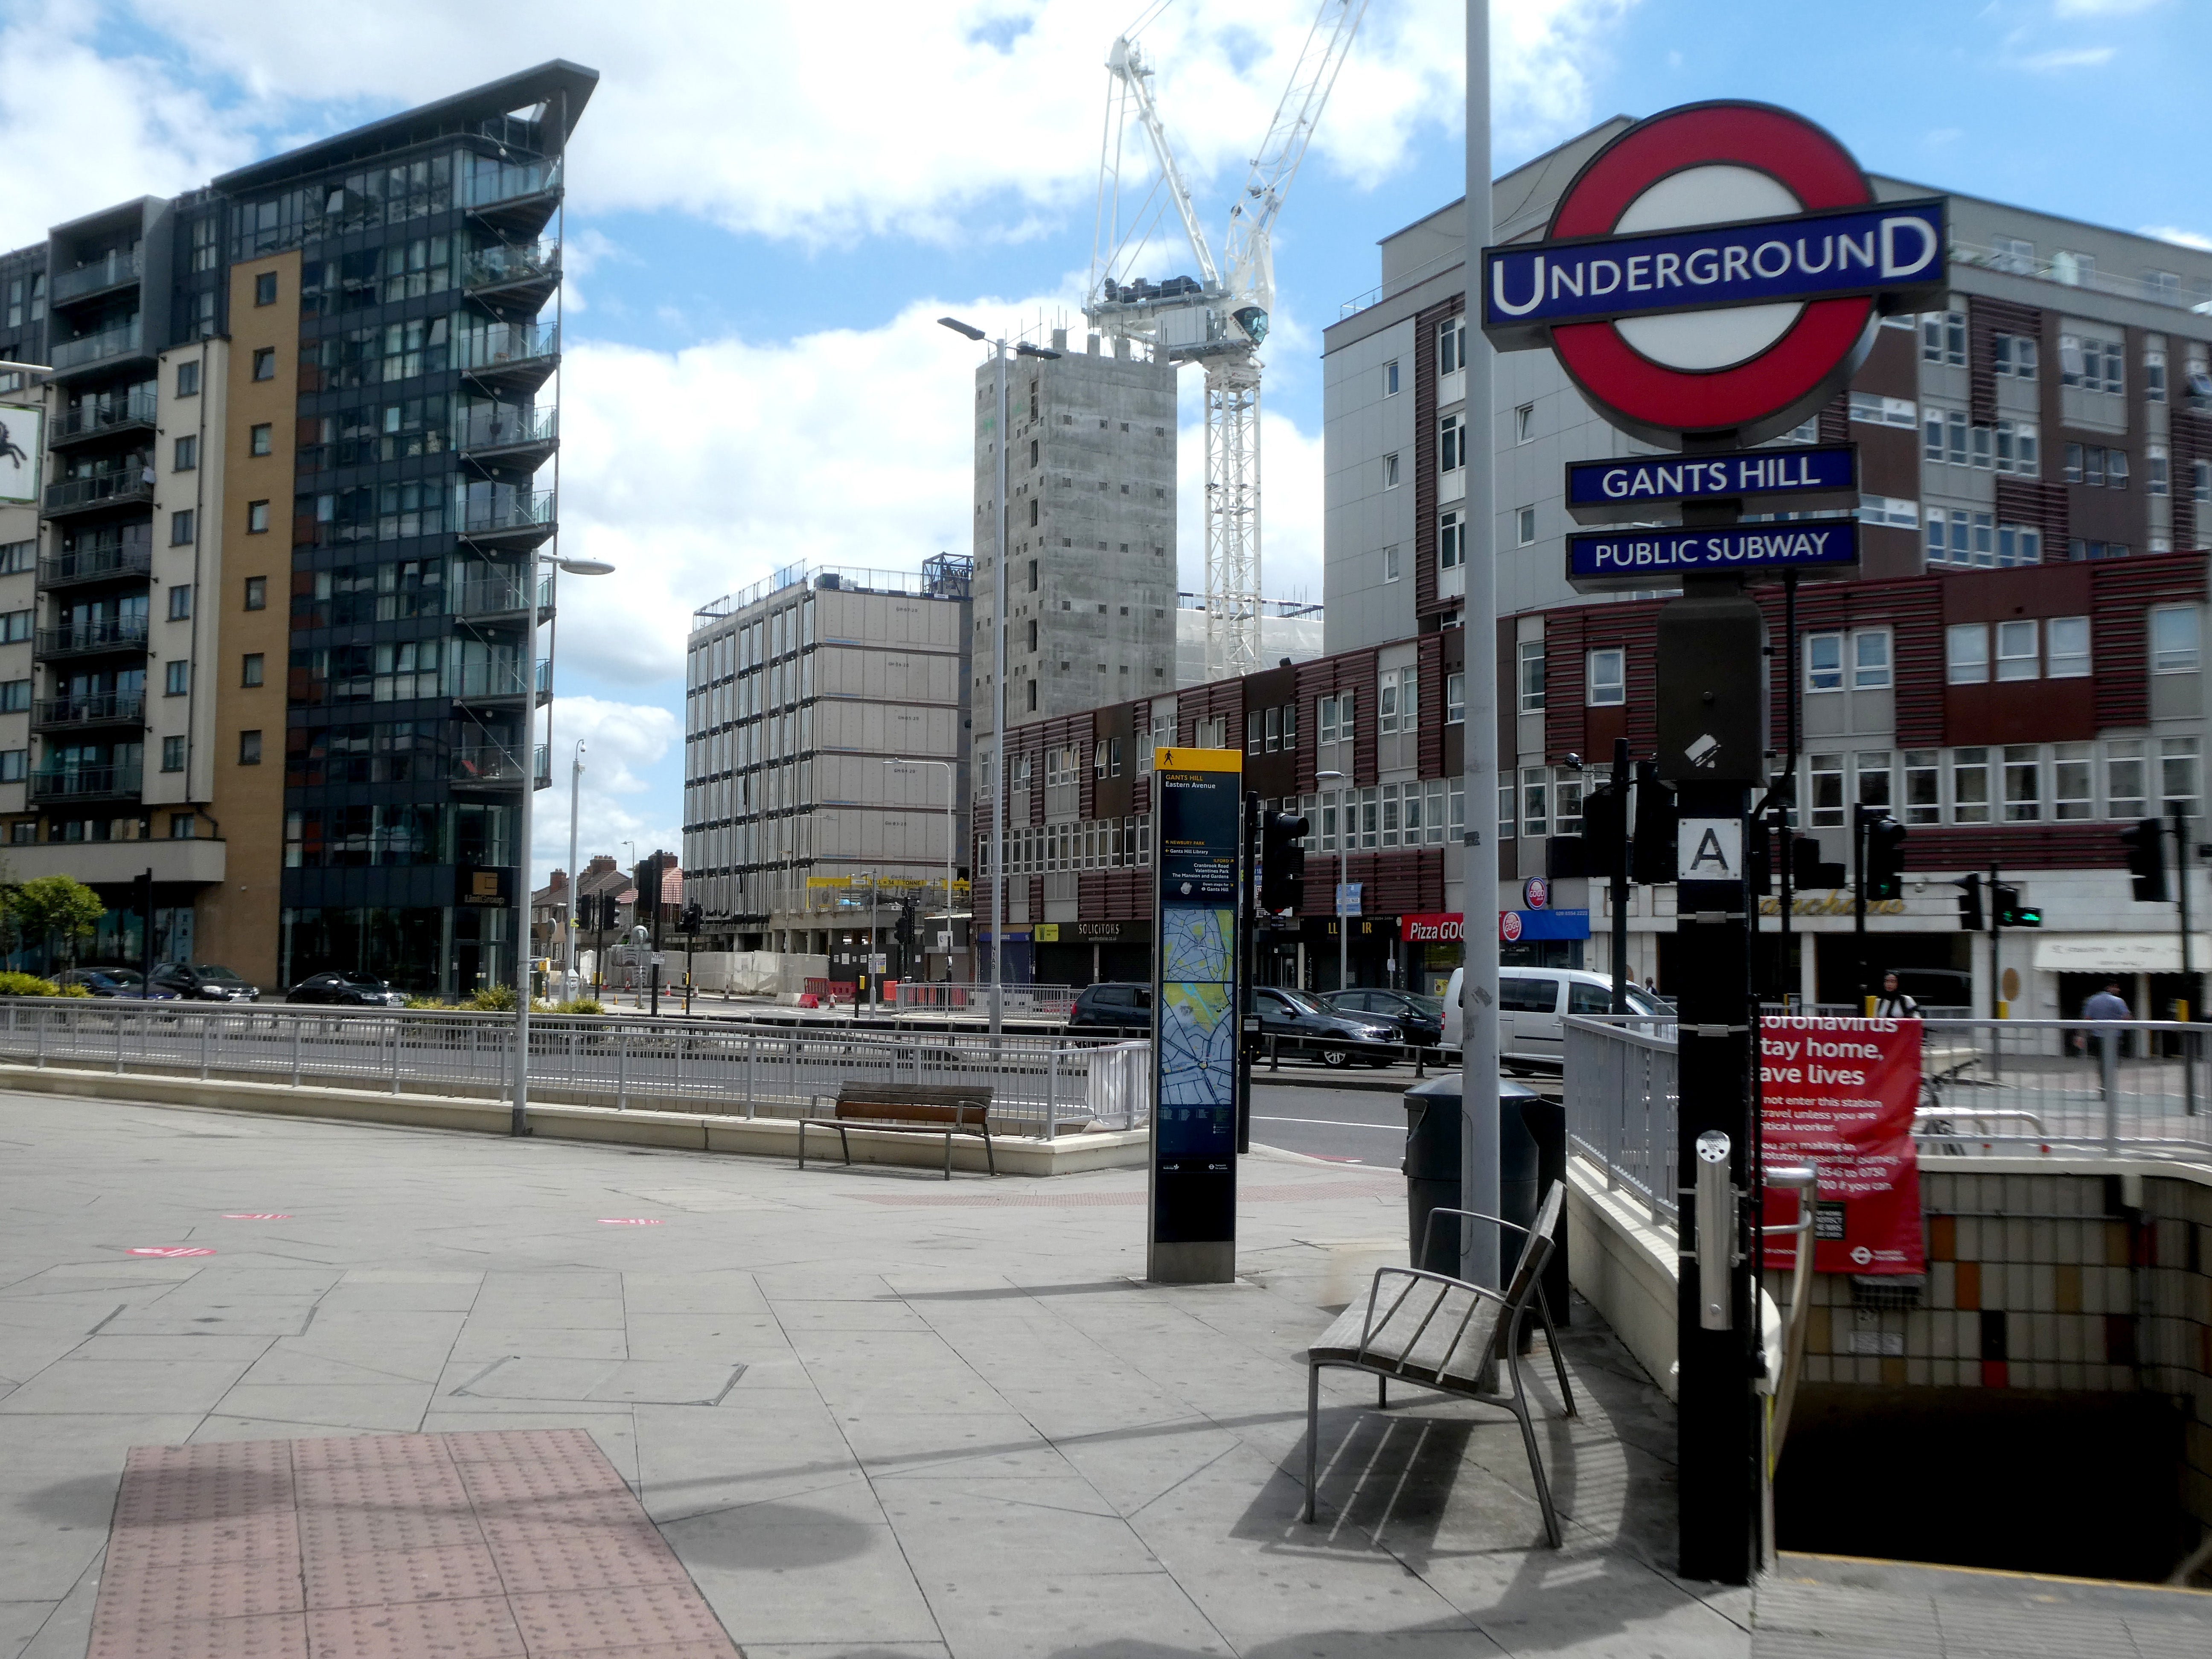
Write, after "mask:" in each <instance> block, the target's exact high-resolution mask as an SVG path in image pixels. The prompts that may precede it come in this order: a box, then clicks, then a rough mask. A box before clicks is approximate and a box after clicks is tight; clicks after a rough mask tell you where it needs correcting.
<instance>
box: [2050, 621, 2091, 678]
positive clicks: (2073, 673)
mask: <svg viewBox="0 0 2212 1659" xmlns="http://www.w3.org/2000/svg"><path fill="white" fill-rule="evenodd" d="M2043 629H2044V650H2045V662H2044V669H2043V671H2044V673H2045V675H2046V676H2048V677H2049V678H2051V679H2054V680H2078V679H2086V678H2087V677H2088V673H2089V619H2088V618H2087V617H2052V618H2051V620H2050V621H2049V622H2047V623H2044V625H2043Z"/></svg>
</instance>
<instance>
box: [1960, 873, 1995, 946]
mask: <svg viewBox="0 0 2212 1659" xmlns="http://www.w3.org/2000/svg"><path fill="white" fill-rule="evenodd" d="M1951 885H1953V886H1954V887H1955V888H1957V889H1958V890H1959V926H1960V928H1961V929H1962V930H1963V931H1965V932H1966V933H1980V932H1981V931H1982V929H1983V928H1984V927H1987V926H1988V925H1989V924H1988V923H1987V922H1986V921H1984V919H1983V915H1982V878H1980V877H1979V876H1960V878H1958V879H1957V880H1956V881H1954V882H1953V883H1952V884H1951Z"/></svg>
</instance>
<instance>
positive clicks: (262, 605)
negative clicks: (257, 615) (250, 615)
mask: <svg viewBox="0 0 2212 1659" xmlns="http://www.w3.org/2000/svg"><path fill="white" fill-rule="evenodd" d="M268 608H269V578H268V577H266V576H248V577H247V578H246V609H247V610H248V611H266V610H267V609H268Z"/></svg>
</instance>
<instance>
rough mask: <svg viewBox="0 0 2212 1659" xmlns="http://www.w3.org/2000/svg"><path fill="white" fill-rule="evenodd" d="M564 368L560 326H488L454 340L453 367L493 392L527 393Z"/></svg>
mask: <svg viewBox="0 0 2212 1659" xmlns="http://www.w3.org/2000/svg"><path fill="white" fill-rule="evenodd" d="M560 366H561V328H560V325H559V324H557V323H550V322H527V323H486V324H483V325H479V326H477V327H475V328H468V329H463V330H461V331H459V332H458V333H457V334H456V335H455V337H454V340H453V367H454V368H458V369H459V370H460V371H461V373H462V374H465V375H467V376H468V377H469V379H470V380H472V381H474V382H475V383H476V384H477V385H478V386H483V387H484V388H485V389H487V390H490V391H502V390H503V391H508V392H518V391H528V390H530V389H532V388H533V387H536V386H541V385H543V384H544V380H545V377H546V376H547V375H549V374H551V373H552V372H553V371H554V370H555V369H556V368H559V367H560Z"/></svg>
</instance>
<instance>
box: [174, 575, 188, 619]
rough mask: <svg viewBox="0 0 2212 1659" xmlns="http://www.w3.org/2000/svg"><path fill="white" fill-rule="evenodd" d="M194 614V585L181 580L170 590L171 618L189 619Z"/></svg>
mask: <svg viewBox="0 0 2212 1659" xmlns="http://www.w3.org/2000/svg"><path fill="white" fill-rule="evenodd" d="M191 614H192V585H191V583H190V582H179V583H178V584H177V585H176V586H174V587H172V588H171V589H170V590H169V620H170V621H171V622H185V621H188V620H189V619H190V618H191Z"/></svg>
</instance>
